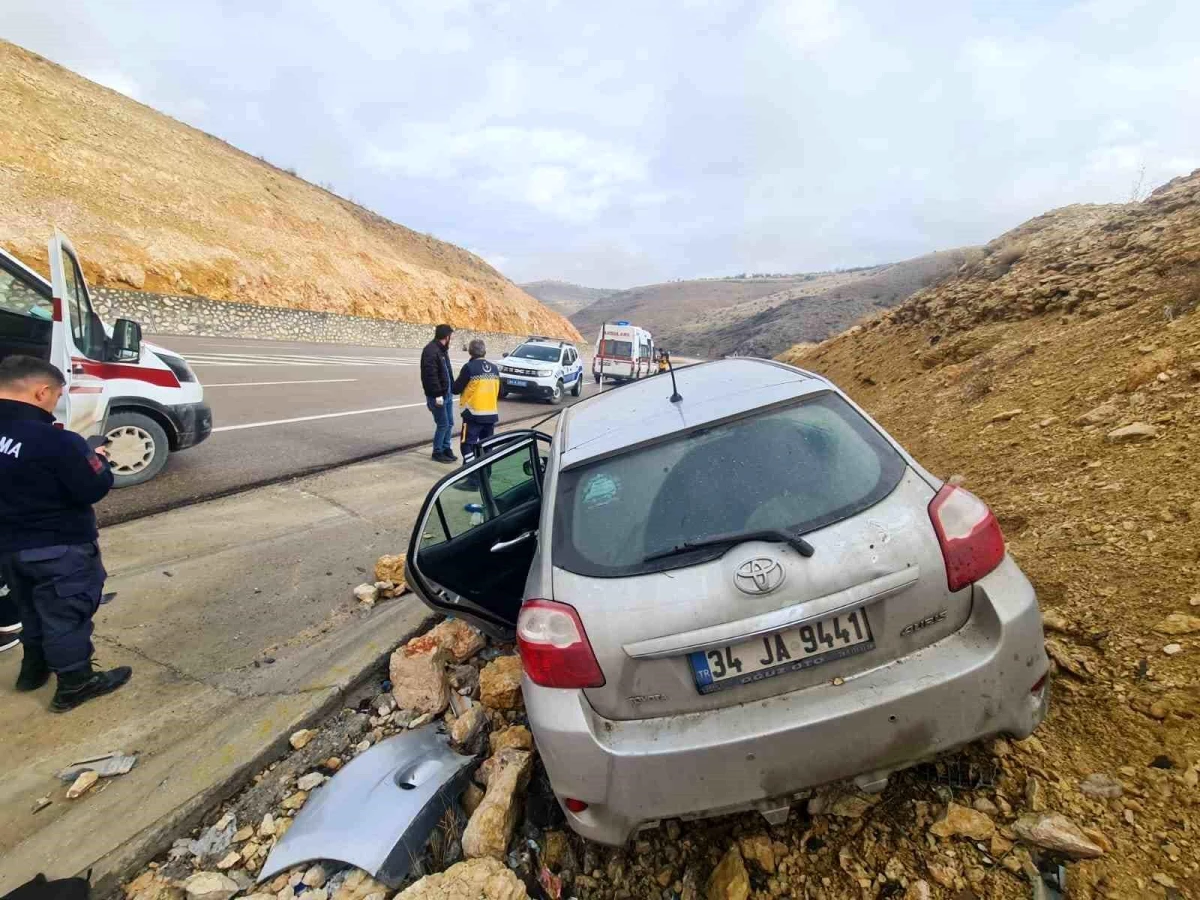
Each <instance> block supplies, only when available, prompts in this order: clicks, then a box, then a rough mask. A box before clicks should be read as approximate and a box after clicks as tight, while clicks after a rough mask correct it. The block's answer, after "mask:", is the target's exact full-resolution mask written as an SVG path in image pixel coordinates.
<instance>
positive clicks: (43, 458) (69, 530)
mask: <svg viewBox="0 0 1200 900" xmlns="http://www.w3.org/2000/svg"><path fill="white" fill-rule="evenodd" d="M112 485H113V475H112V471H111V470H110V469H109V467H108V463H107V462H105V461H104V460H102V459H101V458H100V457H98V456H97V455H96V454H95V453H93V452H92V450H91V448H90V447H88V445H87V441H85V440H84V439H83V438H81V437H80V436H79V435H77V434H75V433H74V432H72V431H64V430H63V429H61V428H56V427H55V426H54V416H52V415H50V413H48V412H45V411H44V410H41V409H39V408H38V407H36V406H33V405H31V404H29V403H20V402H18V401H16V400H0V553H9V552H12V551H15V550H29V549H33V548H35V547H52V546H54V545H56V544H85V543H88V542H89V541H94V540H96V537H97V532H96V514H95V513H93V512H92V504H93V503H96V502H97V501H99V500H100V499H101V498H102V497H103V496H104V495H105V494H107V493H108V491H109V489H110V488H111V487H112Z"/></svg>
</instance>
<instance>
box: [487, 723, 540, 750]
mask: <svg viewBox="0 0 1200 900" xmlns="http://www.w3.org/2000/svg"><path fill="white" fill-rule="evenodd" d="M488 740H489V742H490V744H491V749H492V753H493V754H496V753H499V752H500V751H501V750H504V749H506V748H509V747H512V748H514V749H516V750H532V749H533V735H532V734H530V732H529V729H528V728H526V727H525V726H524V725H510V726H509V727H508V728H504V729H501V730H500V731H493V732H492V734H491V735H490V737H489V738H488Z"/></svg>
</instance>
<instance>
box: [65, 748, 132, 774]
mask: <svg viewBox="0 0 1200 900" xmlns="http://www.w3.org/2000/svg"><path fill="white" fill-rule="evenodd" d="M137 760H138V758H137V754H136V753H131V754H126V753H123V752H122V751H120V750H112V751H110V752H108V753H104V754H101V755H100V756H92V757H89V758H88V759H81V760H78V761H76V762H73V763H71V764H70V765H69V766H67V767H66V768H65V769H62V770H60V771H59V773H58V778H59V780H61V781H74V780H75V779H76V778H78V777H79V776H80V775H82V774H83V773H84V772H86V771H89V770H90V771H92V772H95V773H96V774H97V775H99V776H100V777H101V778H112V777H113V776H115V775H124V774H125V773H126V772H128V771H129V770H130V769H132V768H133V767H134V764H135V763H137Z"/></svg>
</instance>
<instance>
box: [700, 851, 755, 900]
mask: <svg viewBox="0 0 1200 900" xmlns="http://www.w3.org/2000/svg"><path fill="white" fill-rule="evenodd" d="M749 896H750V875H749V874H748V873H747V872H746V864H745V863H744V862H742V854H741V853H740V852H739V851H738V848H737V845H736V844H735V845H734V846H732V847H730V848H729V850H728V851H726V853H725V856H723V857H722V858H721V862H720V863H718V864H717V867H716V868H715V869H713V873H712V874H711V875H710V876H709V877H708V887H707V889H706V890H705V897H706V898H707V900H747V898H749Z"/></svg>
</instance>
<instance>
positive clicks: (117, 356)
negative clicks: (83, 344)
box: [108, 319, 142, 362]
mask: <svg viewBox="0 0 1200 900" xmlns="http://www.w3.org/2000/svg"><path fill="white" fill-rule="evenodd" d="M108 349H109V354H108V355H109V361H110V362H137V361H138V360H139V359H141V358H142V326H141V325H139V324H138V323H137V322H134V321H133V320H132V319H117V321H116V322H115V323H114V324H113V333H112V338H110V339H109V342H108Z"/></svg>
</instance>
